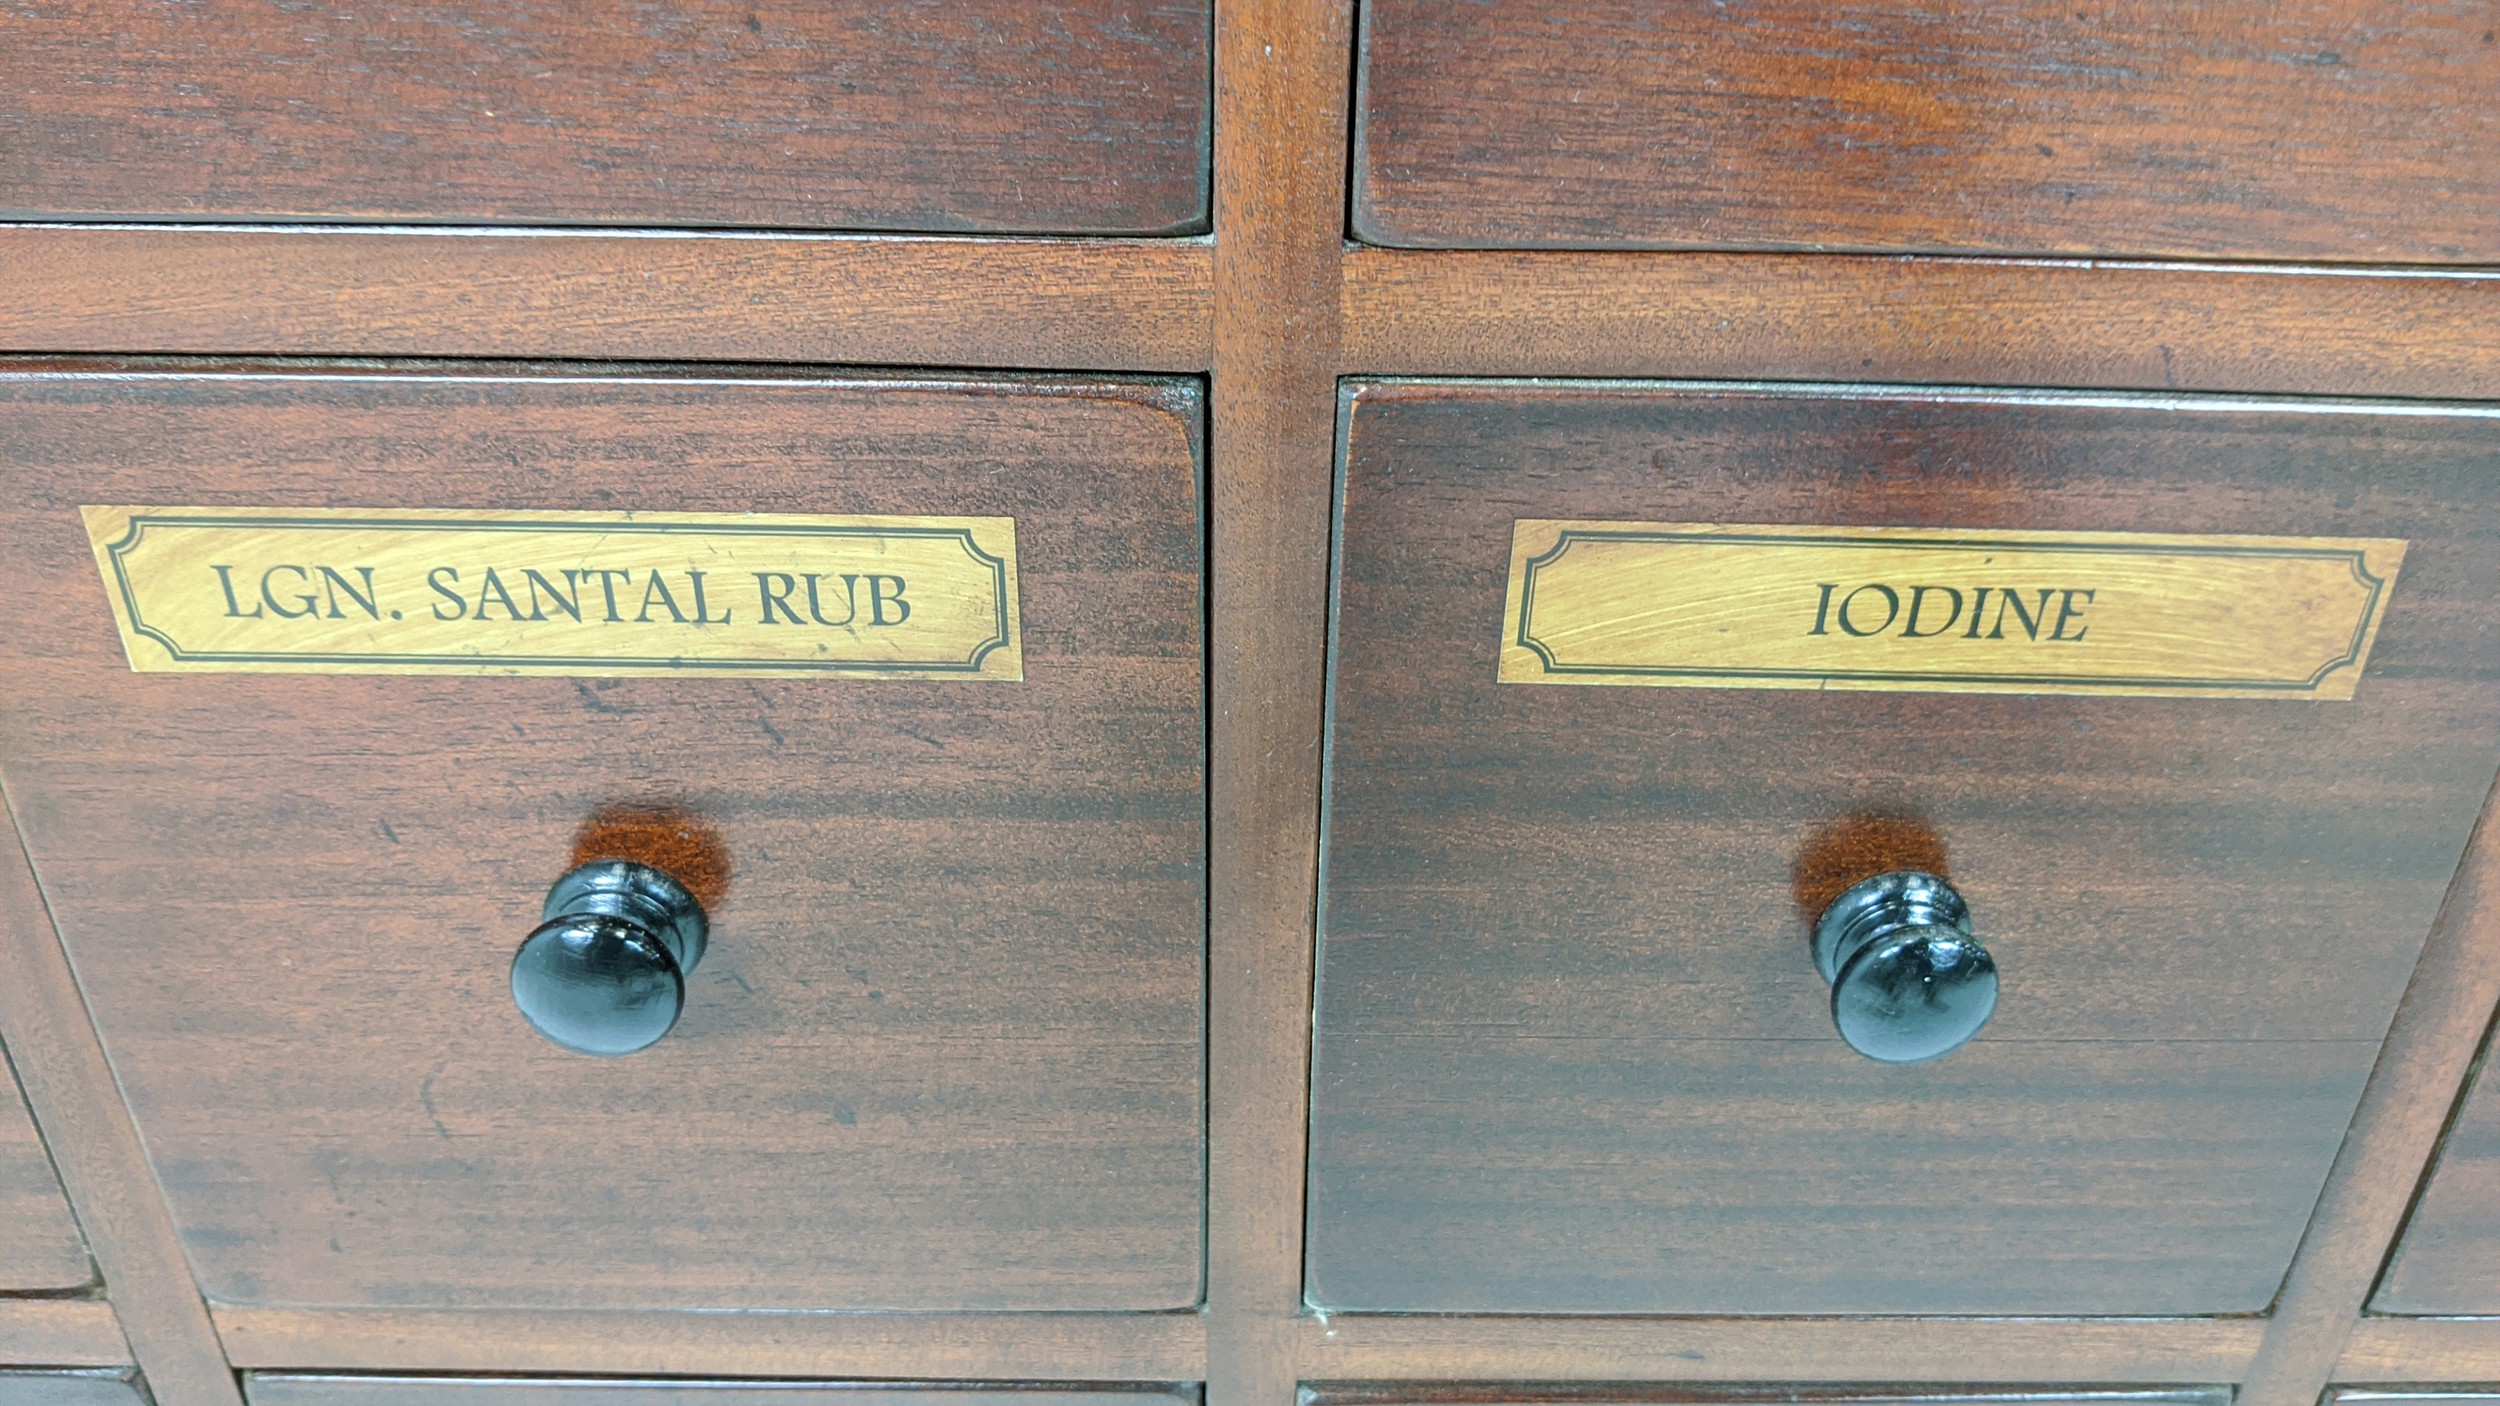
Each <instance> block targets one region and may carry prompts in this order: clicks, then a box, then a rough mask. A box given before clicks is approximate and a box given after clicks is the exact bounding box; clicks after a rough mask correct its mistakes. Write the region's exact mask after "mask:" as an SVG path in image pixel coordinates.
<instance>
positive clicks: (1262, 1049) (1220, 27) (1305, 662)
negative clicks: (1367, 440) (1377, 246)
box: [1207, 0, 1354, 1406]
mask: <svg viewBox="0 0 2500 1406" xmlns="http://www.w3.org/2000/svg"><path fill="white" fill-rule="evenodd" d="M1353 12H1354V4H1353V0H1237V2H1236V3H1227V4H1225V5H1224V6H1222V7H1220V8H1219V10H1218V11H1217V29H1216V49H1217V60H1218V61H1217V92H1216V103H1217V113H1218V121H1217V123H1216V135H1217V146H1216V171H1217V177H1218V180H1219V182H1220V184H1221V186H1222V188H1223V190H1224V192H1225V198H1224V199H1223V200H1220V201H1218V202H1217V206H1216V211H1217V225H1216V327H1215V331H1216V336H1215V360H1214V363H1213V373H1212V376H1211V378H1210V380H1211V393H1212V395H1213V398H1214V435H1213V438H1214V442H1215V445H1216V452H1217V454H1218V455H1219V457H1220V460H1221V463H1222V465H1223V471H1222V472H1221V473H1218V474H1216V475H1215V476H1214V491H1213V493H1212V500H1213V505H1214V519H1213V524H1212V526H1213V541H1214V555H1215V557H1216V558H1217V559H1219V560H1221V561H1223V562H1224V563H1225V567H1224V569H1223V570H1221V571H1218V572H1215V573H1214V578H1213V592H1212V595H1211V600H1212V603H1213V612H1214V618H1213V626H1212V633H1213V635H1214V637H1215V641H1216V643H1215V646H1214V649H1213V651H1212V654H1211V656H1210V660H1211V664H1210V668H1211V674H1212V681H1213V690H1212V694H1211V696H1210V698H1209V705H1210V707H1209V712H1210V720H1209V726H1210V731H1211V735H1212V749H1213V750H1212V763H1213V783H1212V788H1211V789H1212V792H1213V793H1214V794H1216V795H1220V796H1222V797H1224V800H1223V802H1222V803H1221V804H1217V805H1215V806H1213V807H1212V809H1211V812H1210V824H1211V828H1212V835H1213V846H1212V853H1211V855H1210V859H1211V863H1212V871H1211V874H1210V879H1211V888H1210V892H1211V897H1212V903H1211V904H1210V908H1209V930H1208V954H1209V956H1208V963H1207V1008H1208V1020H1209V1027H1210V1029H1209V1046H1210V1052H1209V1054H1210V1057H1209V1061H1208V1108H1207V1123H1208V1128H1209V1129H1210V1136H1209V1147H1208V1160H1207V1185H1208V1202H1209V1204H1208V1219H1207V1256H1208V1259H1207V1319H1208V1322H1207V1401H1208V1406H1282V1403H1285V1402H1287V1401H1290V1400H1292V1398H1293V1393H1294V1388H1295V1385H1296V1383H1297V1382H1298V1381H1299V1380H1300V1377H1299V1374H1298V1373H1297V1367H1298V1365H1299V1364H1298V1362H1297V1356H1296V1353H1295V1351H1294V1345H1293V1334H1294V1331H1295V1329H1296V1328H1297V1327H1298V1326H1299V1325H1300V1324H1301V1323H1302V1322H1303V1321H1304V1320H1303V1304H1302V1181H1303V1150H1304V1149H1303V1140H1302V1138H1301V1136H1300V1135H1299V1134H1300V1130H1301V1129H1302V1128H1303V1127H1304V1126H1305V1123H1304V1120H1305V1117H1306V1115H1307V1111H1308V1108H1309V1102H1308V1098H1309V1089H1310V1065H1309V1054H1310V1041H1309V1037H1308V1032H1309V1028H1310V1025H1309V1022H1310V997H1311V927H1310V921H1311V901H1312V893H1313V888H1314V885H1315V882H1316V876H1315V866H1316V863H1317V857H1318V819H1319V801H1318V795H1319V735H1320V716H1321V698H1322V693H1323V686H1324V685H1323V680H1324V677H1325V675H1324V660H1325V655H1326V646H1327V639H1328V594H1327V591H1328V587H1327V580H1326V578H1325V576H1324V575H1323V574H1322V573H1319V572H1316V571H1314V570H1312V567H1313V566H1314V565H1315V564H1316V563H1318V562H1319V561H1321V560H1323V559H1324V558H1325V556H1326V553H1327V543H1328V516H1329V505H1328V500H1329V494H1328V476H1327V475H1326V474H1325V473H1319V474H1314V473H1313V472H1312V467H1313V465H1315V464H1325V463H1327V462H1328V446H1329V444H1330V443H1331V441H1332V439H1333V436H1334V434H1335V421H1336V414H1335V395H1334V387H1335V375H1336V371H1337V364H1338V343H1337V319H1336V316H1335V308H1336V303H1337V299H1336V288H1337V280H1338V273H1337V260H1338V253H1339V246H1340V239H1339V236H1340V232H1341V225H1340V222H1339V212H1340V211H1341V210H1342V209H1343V206H1342V204H1341V198H1342V194H1343V191H1344V189H1345V184H1344V181H1345V166H1344V160H1345V157H1344V153H1345V124H1346V116H1345V102H1346V95H1345V63H1344V59H1345V52H1346V45H1347V44H1348V42H1349V41H1350V36H1351V35H1352V32H1353V19H1354V13H1353Z"/></svg>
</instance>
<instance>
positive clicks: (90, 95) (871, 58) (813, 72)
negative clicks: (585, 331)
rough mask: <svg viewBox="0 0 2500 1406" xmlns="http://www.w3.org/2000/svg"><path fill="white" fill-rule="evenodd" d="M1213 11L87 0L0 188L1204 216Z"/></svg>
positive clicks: (499, 216) (215, 212)
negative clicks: (134, 0) (132, 2)
mask: <svg viewBox="0 0 2500 1406" xmlns="http://www.w3.org/2000/svg"><path fill="white" fill-rule="evenodd" d="M1210 9H1211V6H1210V4H1209V0H1134V2H1133V3H1115V0H944V3H936V0H913V2H912V3H905V4H890V3H880V0H675V3H671V4H668V5H665V6H653V5H645V4H638V3H633V0H599V3H576V2H575V0H409V2H408V3H401V4H393V5H390V6H387V7H382V6H366V7H357V8H346V9H342V8H336V7H326V6H295V5H271V4H264V3H258V0H211V3H206V4H197V5H164V6H159V5H142V6H137V7H133V6H129V5H124V4H118V3H114V2H113V0H65V3H58V4H47V5H43V6H40V7H37V8H34V9H31V10H25V11H23V12H20V13H17V14H14V15H13V16H12V17H11V20H10V24H9V42H8V44H7V45H6V46H0V89H5V90H6V91H7V92H9V93H10V95H11V99H10V101H9V102H8V103H7V104H6V105H5V106H0V213H4V214H6V215H7V216H8V217H10V218H18V219H55V218H58V219H83V218H104V219H137V220H163V219H174V220H199V219H253V220H263V219H281V220H283V219H311V220H385V221H447V222H452V223H517V224H575V225H708V226H720V225H736V226H764V227H774V228H791V229H899V230H936V231H956V230H960V231H982V232H988V233H1032V234H1171V233H1182V232H1188V231H1192V230H1197V229H1202V228H1204V227H1205V219H1206V213H1207V199H1208V194H1207V175H1206V146H1207V124H1208V118H1209V103H1208V66H1207V65H1208V57H1207V46H1208V35H1209V25H1210Z"/></svg>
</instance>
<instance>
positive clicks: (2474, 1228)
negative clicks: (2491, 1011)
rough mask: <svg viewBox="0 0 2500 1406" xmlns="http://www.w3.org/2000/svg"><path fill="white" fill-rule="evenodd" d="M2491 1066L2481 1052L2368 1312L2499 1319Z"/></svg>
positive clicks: (2497, 1118) (2496, 1116)
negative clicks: (2462, 1098) (2476, 1067)
mask: <svg viewBox="0 0 2500 1406" xmlns="http://www.w3.org/2000/svg"><path fill="white" fill-rule="evenodd" d="M2490 1060H2491V1052H2490V1050H2489V1048H2488V1047H2486V1048H2485V1050H2484V1051H2483V1055H2482V1059H2481V1061H2480V1064H2479V1069H2478V1072H2477V1074H2476V1076H2475V1077H2474V1079H2473V1081H2472V1082H2471V1083H2470V1084H2469V1085H2468V1086H2467V1090H2466V1095H2465V1098H2464V1101H2463V1102H2462V1103H2461V1104H2460V1105H2459V1106H2458V1107H2457V1109H2456V1111H2455V1119H2454V1121H2452V1122H2451V1123H2450V1124H2449V1125H2448V1130H2447V1137H2446V1139H2445V1140H2444V1141H2443V1142H2442V1143H2441V1145H2440V1149H2439V1159H2438V1162H2437V1163H2436V1164H2435V1165H2434V1166H2433V1168H2432V1171H2431V1176H2430V1179H2429V1180H2428V1181H2427V1182H2426V1183H2425V1184H2424V1185H2423V1187H2422V1194H2421V1199H2420V1200H2418V1201H2416V1202H2415V1203H2414V1207H2413V1215H2412V1217H2411V1219H2409V1220H2408V1221H2407V1222H2406V1223H2405V1229H2404V1238H2403V1239H2402V1240H2399V1241H2398V1242H2397V1244H2396V1254H2395V1258H2394V1259H2393V1260H2392V1261H2390V1262H2389V1264H2388V1266H2387V1276H2386V1278H2385V1279H2383V1280H2382V1281H2380V1283H2379V1286H2378V1293H2377V1295H2376V1296H2375V1297H2374V1298H2372V1299H2371V1300H2370V1308H2371V1311H2373V1312H2376V1313H2419V1314H2442V1315H2463V1314H2482V1315H2486V1316H2493V1317H2500V1074H2495V1073H2493V1072H2492V1070H2491V1064H2490Z"/></svg>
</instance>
